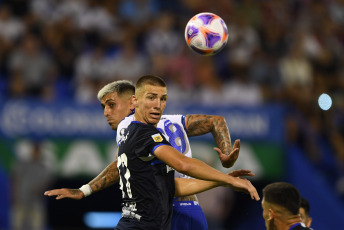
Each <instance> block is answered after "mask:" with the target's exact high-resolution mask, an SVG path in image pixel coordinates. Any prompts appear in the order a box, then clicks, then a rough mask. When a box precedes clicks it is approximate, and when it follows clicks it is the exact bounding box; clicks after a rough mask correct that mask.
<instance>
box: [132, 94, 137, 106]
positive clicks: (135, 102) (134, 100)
mask: <svg viewBox="0 0 344 230" xmlns="http://www.w3.org/2000/svg"><path fill="white" fill-rule="evenodd" d="M131 103H132V106H133V109H134V108H136V106H137V97H136V95H133V96H131Z"/></svg>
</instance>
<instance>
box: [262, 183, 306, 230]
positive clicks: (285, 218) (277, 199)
mask: <svg viewBox="0 0 344 230" xmlns="http://www.w3.org/2000/svg"><path fill="white" fill-rule="evenodd" d="M300 203H301V196H300V193H299V191H298V189H297V188H296V187H295V186H293V185H292V184H289V183H285V182H275V183H271V184H269V185H267V186H266V187H265V188H264V189H263V200H262V208H263V218H264V220H265V226H266V229H267V230H273V229H276V230H280V229H289V228H288V226H289V225H290V224H291V223H294V222H295V223H299V222H301V218H300V215H299V208H300ZM289 227H290V226H289Z"/></svg>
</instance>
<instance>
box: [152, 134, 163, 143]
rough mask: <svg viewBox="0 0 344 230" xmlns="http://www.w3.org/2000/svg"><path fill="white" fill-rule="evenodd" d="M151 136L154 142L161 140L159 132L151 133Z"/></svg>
mask: <svg viewBox="0 0 344 230" xmlns="http://www.w3.org/2000/svg"><path fill="white" fill-rule="evenodd" d="M152 138H153V140H154V141H155V142H162V140H163V139H162V136H161V135H160V133H157V134H154V135H152Z"/></svg>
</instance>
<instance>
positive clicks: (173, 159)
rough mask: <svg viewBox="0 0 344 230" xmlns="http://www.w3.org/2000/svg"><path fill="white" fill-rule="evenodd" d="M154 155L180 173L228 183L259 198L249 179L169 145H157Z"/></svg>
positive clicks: (253, 197)
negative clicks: (215, 166) (217, 168)
mask: <svg viewBox="0 0 344 230" xmlns="http://www.w3.org/2000/svg"><path fill="white" fill-rule="evenodd" d="M154 155H155V156H156V157H157V158H158V159H159V160H161V161H163V162H165V163H166V164H168V165H169V166H171V167H172V168H174V169H175V170H177V171H178V172H180V173H183V174H186V175H188V176H191V177H194V178H197V179H201V180H209V181H215V182H220V183H225V184H228V185H229V186H231V187H233V188H234V189H236V190H242V191H244V192H246V193H248V194H250V196H251V198H252V199H255V200H259V195H258V193H257V190H256V188H255V187H254V186H253V185H252V184H251V182H250V181H249V180H247V179H242V178H237V177H233V176H230V175H226V174H224V173H221V172H220V171H218V170H216V169H214V168H212V167H210V166H209V165H207V164H205V163H204V162H202V161H200V160H197V159H194V158H190V157H186V156H184V155H183V154H181V153H180V152H178V151H177V150H176V149H175V148H173V147H171V146H169V145H161V146H159V147H157V148H156V149H155V151H154Z"/></svg>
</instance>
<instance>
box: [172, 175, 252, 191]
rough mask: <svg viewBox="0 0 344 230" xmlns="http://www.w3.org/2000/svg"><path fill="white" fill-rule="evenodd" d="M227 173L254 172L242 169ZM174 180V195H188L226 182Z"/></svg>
mask: <svg viewBox="0 0 344 230" xmlns="http://www.w3.org/2000/svg"><path fill="white" fill-rule="evenodd" d="M228 175H230V176H233V177H242V176H254V174H253V173H252V172H251V171H250V170H244V169H241V170H235V171H233V172H230V173H228ZM174 182H175V195H174V196H175V197H180V196H181V197H182V196H189V195H193V194H197V193H200V192H204V191H207V190H209V189H212V188H215V187H218V186H226V184H224V183H219V182H214V181H206V180H199V179H185V178H175V179H174Z"/></svg>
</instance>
